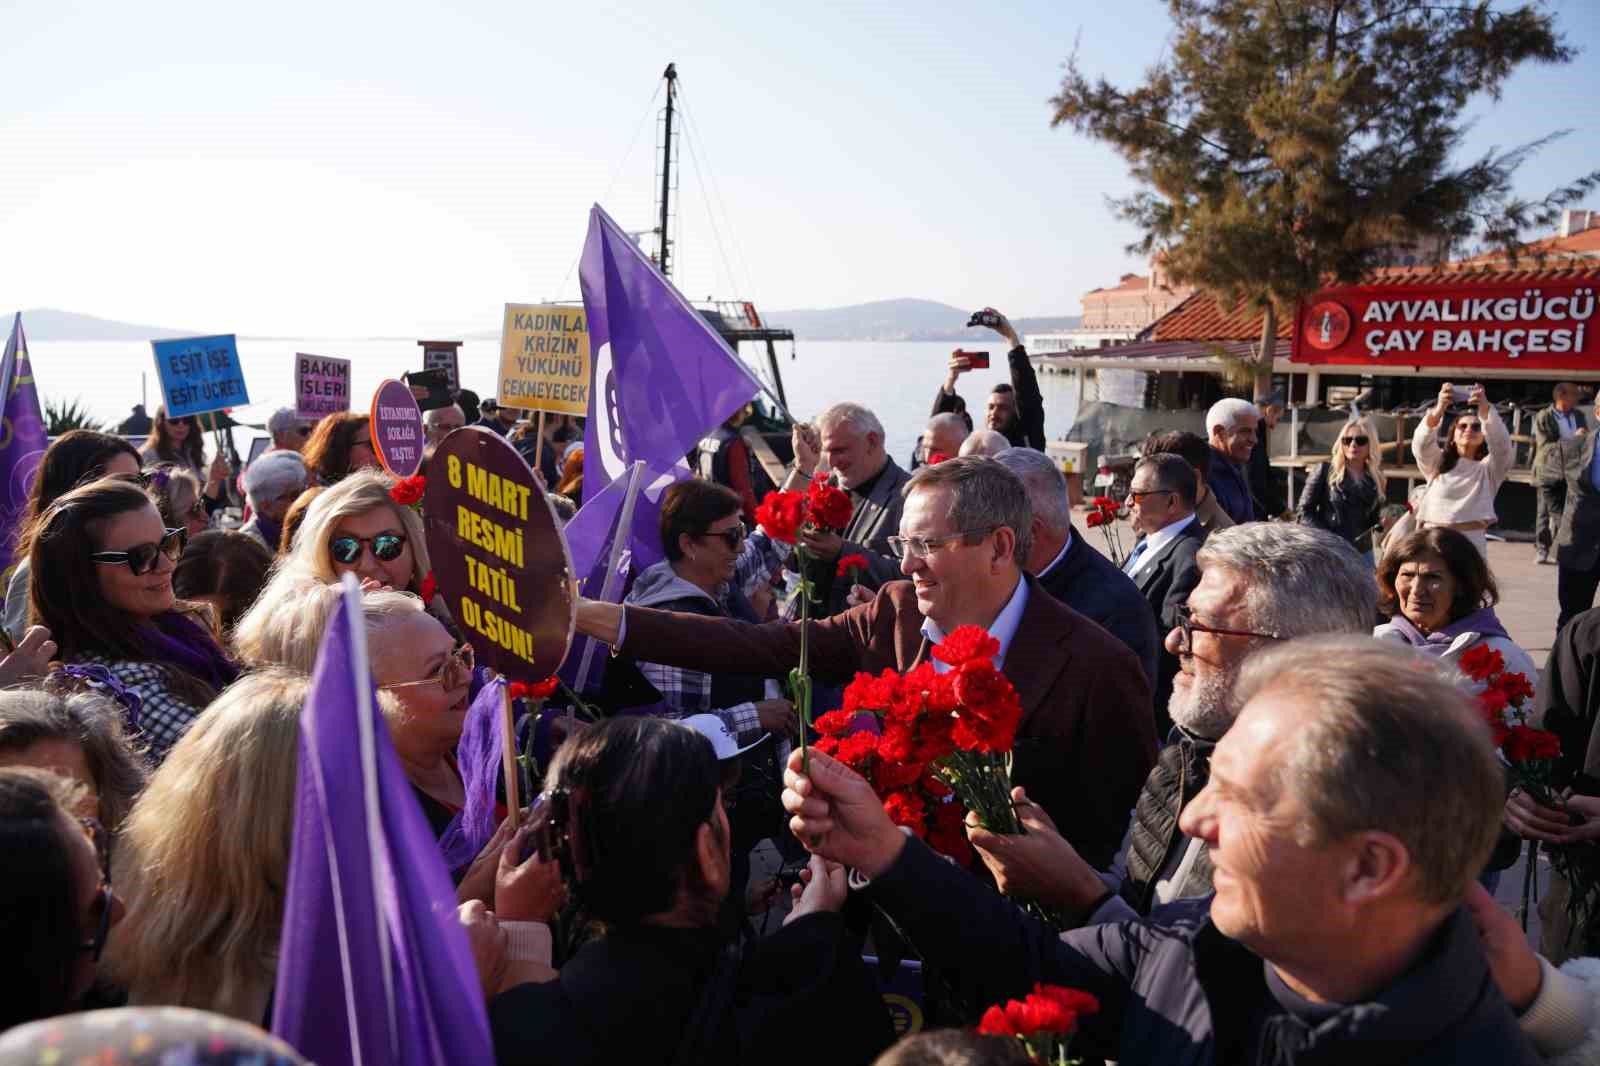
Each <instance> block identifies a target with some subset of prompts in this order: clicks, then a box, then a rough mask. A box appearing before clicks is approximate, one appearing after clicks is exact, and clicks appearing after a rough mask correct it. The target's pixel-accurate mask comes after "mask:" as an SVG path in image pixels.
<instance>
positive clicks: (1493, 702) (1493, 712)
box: [1478, 686, 1508, 722]
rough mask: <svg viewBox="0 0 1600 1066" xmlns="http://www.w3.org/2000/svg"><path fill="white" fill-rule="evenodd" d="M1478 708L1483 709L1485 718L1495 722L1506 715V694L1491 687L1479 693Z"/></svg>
mask: <svg viewBox="0 0 1600 1066" xmlns="http://www.w3.org/2000/svg"><path fill="white" fill-rule="evenodd" d="M1478 706H1479V707H1480V708H1482V710H1483V714H1484V717H1485V718H1487V719H1489V721H1490V722H1494V721H1496V720H1498V719H1499V718H1500V716H1501V715H1502V714H1504V713H1505V709H1506V707H1507V706H1508V702H1507V700H1506V694H1505V693H1504V692H1503V691H1501V690H1500V689H1498V688H1495V687H1493V686H1490V687H1489V688H1486V689H1484V690H1483V691H1482V692H1480V693H1478Z"/></svg>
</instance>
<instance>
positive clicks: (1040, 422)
mask: <svg viewBox="0 0 1600 1066" xmlns="http://www.w3.org/2000/svg"><path fill="white" fill-rule="evenodd" d="M1006 361H1007V363H1008V364H1009V365H1010V368H1011V388H1012V390H1013V391H1014V392H1015V393H1016V396H1017V417H1016V421H1014V422H1012V424H1011V425H1009V426H1007V427H1006V428H1005V429H1003V430H1001V431H1000V432H1001V433H1003V434H1005V438H1006V440H1008V441H1010V442H1011V446H1012V447H1013V448H1033V449H1034V450H1036V451H1041V452H1042V451H1044V394H1043V393H1041V392H1040V391H1039V377H1038V375H1037V374H1035V373H1034V372H1033V364H1032V363H1030V362H1028V351H1027V349H1026V348H1024V347H1023V346H1022V345H1020V344H1019V345H1017V346H1016V347H1015V348H1013V349H1011V351H1009V352H1007V353H1006ZM958 407H959V408H961V409H963V410H964V409H965V408H966V401H965V400H962V399H961V398H960V396H958V395H957V394H955V393H949V392H945V391H944V389H943V387H941V388H940V389H939V391H938V392H937V393H935V394H934V397H933V413H934V414H936V415H937V414H943V413H944V412H946V411H955V410H957V408H958Z"/></svg>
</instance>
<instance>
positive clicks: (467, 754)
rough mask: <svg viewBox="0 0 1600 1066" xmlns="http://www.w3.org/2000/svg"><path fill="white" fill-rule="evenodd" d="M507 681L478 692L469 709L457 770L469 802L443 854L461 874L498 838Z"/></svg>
mask: <svg viewBox="0 0 1600 1066" xmlns="http://www.w3.org/2000/svg"><path fill="white" fill-rule="evenodd" d="M505 690H506V679H505V678H503V677H497V678H495V679H494V680H493V681H490V682H489V683H488V684H486V685H484V686H483V687H482V688H481V689H479V690H478V696H477V698H476V699H474V700H473V701H472V706H471V707H468V708H467V719H466V722H465V723H463V724H462V727H461V741H460V743H458V744H457V745H456V765H457V766H458V767H459V768H460V770H461V787H462V789H463V791H464V792H465V793H466V797H467V802H466V805H465V806H464V807H462V809H461V813H460V814H458V815H456V817H455V818H453V819H452V820H451V822H450V824H449V825H448V826H446V827H445V831H444V835H443V836H441V837H440V838H439V850H440V852H442V853H443V854H444V862H445V866H446V867H447V868H449V869H451V870H459V869H460V868H461V867H463V866H466V865H467V864H468V863H470V862H472V860H473V859H476V858H477V857H478V853H479V852H481V851H483V846H484V845H485V844H487V843H489V838H490V837H492V836H494V830H495V826H496V825H497V824H498V823H497V822H496V820H495V816H494V811H495V804H496V802H497V801H498V799H499V794H498V792H497V791H496V786H497V785H498V784H499V782H500V766H501V753H502V750H503V748H504V747H505V745H504V743H503V739H504V738H503V737H502V736H501V734H502V732H503V730H502V729H501V728H500V705H501V704H502V703H503V702H504V701H505Z"/></svg>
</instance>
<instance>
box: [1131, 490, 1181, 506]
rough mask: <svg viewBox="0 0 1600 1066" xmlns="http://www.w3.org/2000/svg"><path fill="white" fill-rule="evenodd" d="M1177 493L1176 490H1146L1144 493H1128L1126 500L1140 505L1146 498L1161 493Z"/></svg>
mask: <svg viewBox="0 0 1600 1066" xmlns="http://www.w3.org/2000/svg"><path fill="white" fill-rule="evenodd" d="M1177 491H1178V490H1177V489H1147V490H1145V491H1144V492H1129V493H1128V499H1130V500H1132V501H1133V502H1134V503H1142V502H1143V500H1144V498H1145V497H1146V496H1159V495H1161V494H1162V493H1163V492H1170V493H1173V494H1174V495H1176V493H1177Z"/></svg>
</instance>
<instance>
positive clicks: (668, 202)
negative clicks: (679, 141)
mask: <svg viewBox="0 0 1600 1066" xmlns="http://www.w3.org/2000/svg"><path fill="white" fill-rule="evenodd" d="M662 77H664V78H666V79H667V109H666V112H665V115H666V118H665V131H664V135H663V136H662V138H661V196H660V203H659V204H658V206H659V207H660V209H661V228H660V229H658V230H656V235H657V237H658V238H659V242H658V244H657V248H658V251H657V254H656V266H657V267H659V268H660V270H661V276H662V277H665V278H670V277H671V276H672V265H671V260H670V258H669V257H668V251H669V249H670V248H671V246H672V242H671V240H670V239H669V238H668V236H667V224H668V223H669V222H670V221H671V219H672V102H673V100H674V99H675V98H676V97H677V94H678V65H677V64H676V63H668V64H667V70H666V73H665V74H663V75H662Z"/></svg>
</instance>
